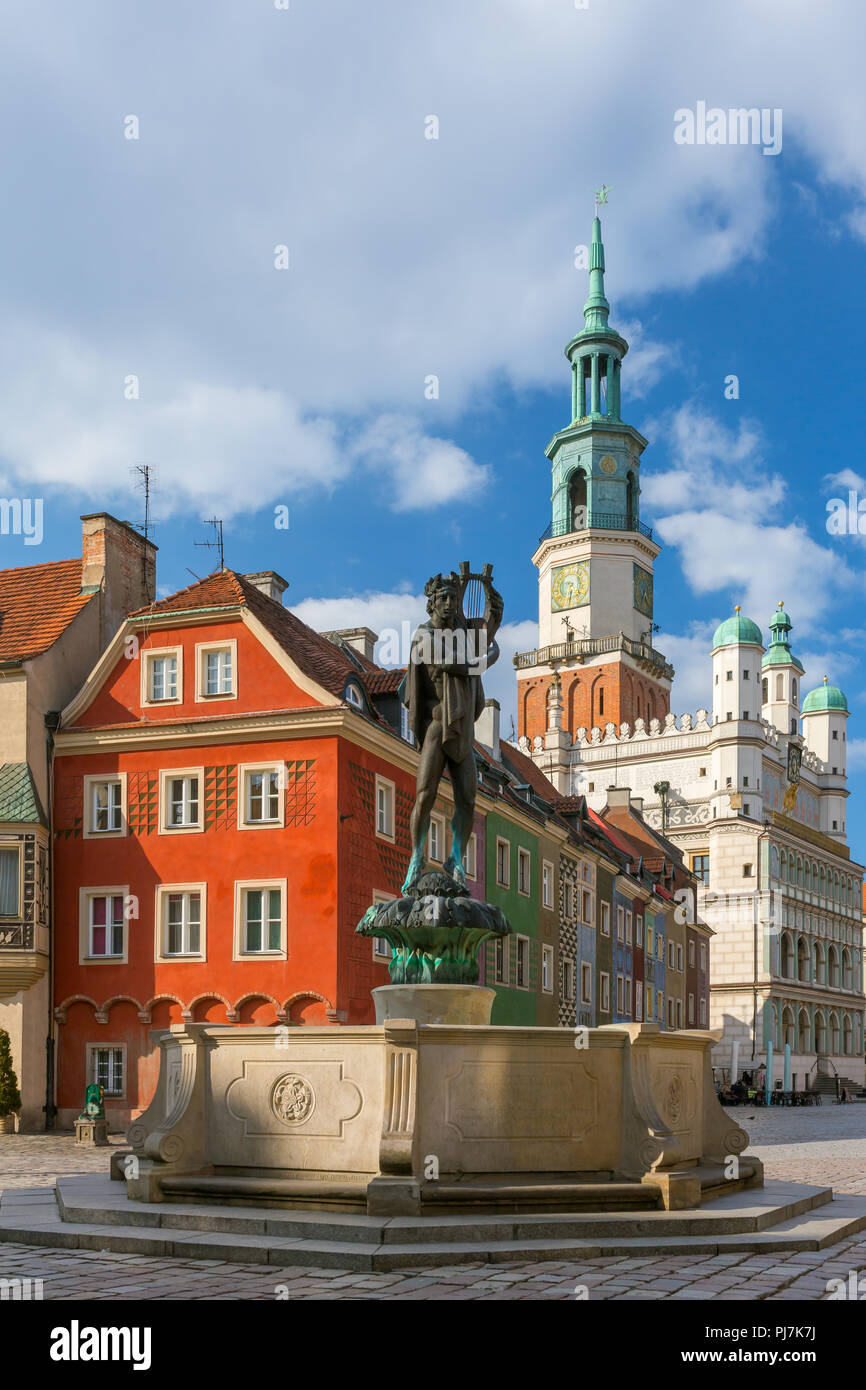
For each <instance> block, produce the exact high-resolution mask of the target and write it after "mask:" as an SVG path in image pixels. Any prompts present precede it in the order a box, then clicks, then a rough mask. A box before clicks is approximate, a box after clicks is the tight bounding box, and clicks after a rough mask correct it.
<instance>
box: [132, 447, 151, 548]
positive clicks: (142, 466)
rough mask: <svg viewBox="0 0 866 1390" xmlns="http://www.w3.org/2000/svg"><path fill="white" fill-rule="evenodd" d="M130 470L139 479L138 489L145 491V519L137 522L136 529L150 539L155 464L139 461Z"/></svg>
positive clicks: (146, 538)
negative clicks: (151, 497)
mask: <svg viewBox="0 0 866 1390" xmlns="http://www.w3.org/2000/svg"><path fill="white" fill-rule="evenodd" d="M129 471H130V472H131V473H135V474H136V475H137V477H138V479H139V481H138V482H137V483H136V485H135V486H136V487H137V489H138V490H139V492H143V493H144V521H143V522H139V523H138V524H137V526H136V530H138V531H141V533H142V535H143V536H144V539H145V540H149V539H150V529H151V528H150V494H151V492H152V490H153V483H152V481H151V478H152V476H153V471H154V470H153V465H152V464H150V463H137V464H135V466H134V467H133V468H131V469H130V470H129Z"/></svg>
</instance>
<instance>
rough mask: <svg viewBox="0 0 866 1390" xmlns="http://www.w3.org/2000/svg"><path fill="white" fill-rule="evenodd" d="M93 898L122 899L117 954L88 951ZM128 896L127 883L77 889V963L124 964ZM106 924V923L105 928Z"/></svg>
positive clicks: (127, 930) (126, 960) (126, 943)
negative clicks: (108, 954)
mask: <svg viewBox="0 0 866 1390" xmlns="http://www.w3.org/2000/svg"><path fill="white" fill-rule="evenodd" d="M94 898H122V899H123V950H122V951H121V952H120V954H119V955H111V956H107V955H102V956H94V955H91V952H90V943H91V939H92V938H91V926H92V913H91V902H92V901H93V899H94ZM128 898H129V884H128V883H125V884H123V885H120V884H116V883H115V884H110V885H108V886H105V885H100V886H97V887H93V888H91V887H87V888H79V890H78V964H79V965H126V964H128V961H129V921H130V918H129V916H128V915H127V910H126V903H127V899H128ZM107 926H108V924H107V923H106V930H107Z"/></svg>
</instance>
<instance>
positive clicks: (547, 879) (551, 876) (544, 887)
mask: <svg viewBox="0 0 866 1390" xmlns="http://www.w3.org/2000/svg"><path fill="white" fill-rule="evenodd" d="M555 883H556V878H555V866H554V865H553V864H551V862H550V860H549V859H543V860H542V861H541V905H542V907H546V908H550V909H552V908H553V894H554V885H555Z"/></svg>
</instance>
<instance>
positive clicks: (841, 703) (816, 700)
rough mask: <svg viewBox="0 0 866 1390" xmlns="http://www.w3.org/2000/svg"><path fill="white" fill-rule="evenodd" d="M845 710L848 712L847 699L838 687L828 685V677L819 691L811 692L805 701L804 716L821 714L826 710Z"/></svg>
mask: <svg viewBox="0 0 866 1390" xmlns="http://www.w3.org/2000/svg"><path fill="white" fill-rule="evenodd" d="M831 709H837V710H844V711H845V712H846V713H847V712H848V701H847V700H846V699H845V696H844V695H843V693H842V691H841V690H840V689H839V687H838V685H828V684H827V677H826V676H825V677H824V684H823V685H819V686H818V689H817V690H810V691H809V694H808V695H807V696H806V698H805V700H804V701H803V710H802V713H803V714H821V713H822V712H823V711H825V710H831Z"/></svg>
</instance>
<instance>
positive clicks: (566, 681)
mask: <svg viewBox="0 0 866 1390" xmlns="http://www.w3.org/2000/svg"><path fill="white" fill-rule="evenodd" d="M552 684H553V674H552V672H551V673H550V674H545V675H543V676H528V677H520V676H519V677H518V680H517V726H518V727H517V732H518V737H523V736H524V735H525V736H526V737H527V738H528V739H530V740H531V739H534V738H535V737H536V736H538V735H541V736H542V737H543V735H544V733H545V732H546V730H547V696H548V691H549V690H550V687H551V685H552ZM560 688H561V690H562V727H563V728H564V729H567V730H568V732H569V733H570V734H571V736H572V738H573V737H574V735H575V733H576V732H577V730H578V729H580V728H581V727H582V728H586V729H592V728H594V727H597V728H599V729H603V728H604V726H605V724H617V725H619V724H631V726H632V728H633V727H634V722H635V720H636V719H643V720H644V721H645V722H646V723H647V724H649V721H650V720H651V719H664V717H665V715H666V714H667V713H668V712H669V710H670V692H669V691H668V690H667V688H666V687H665V686H663V685H661V684H660V683H659V682H658V681H656V680H653V678H652V677H651V676H646V675H644V674H643V673H642V672H640V671H635V670H632V669H631V668H630V667H628V666H624V665H623V663H622V662H620V661H611V662H607V663H605V664H604V665H600V666H586V667H583V668H581V669H580V670H576V671H563V672H561V673H560Z"/></svg>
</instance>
